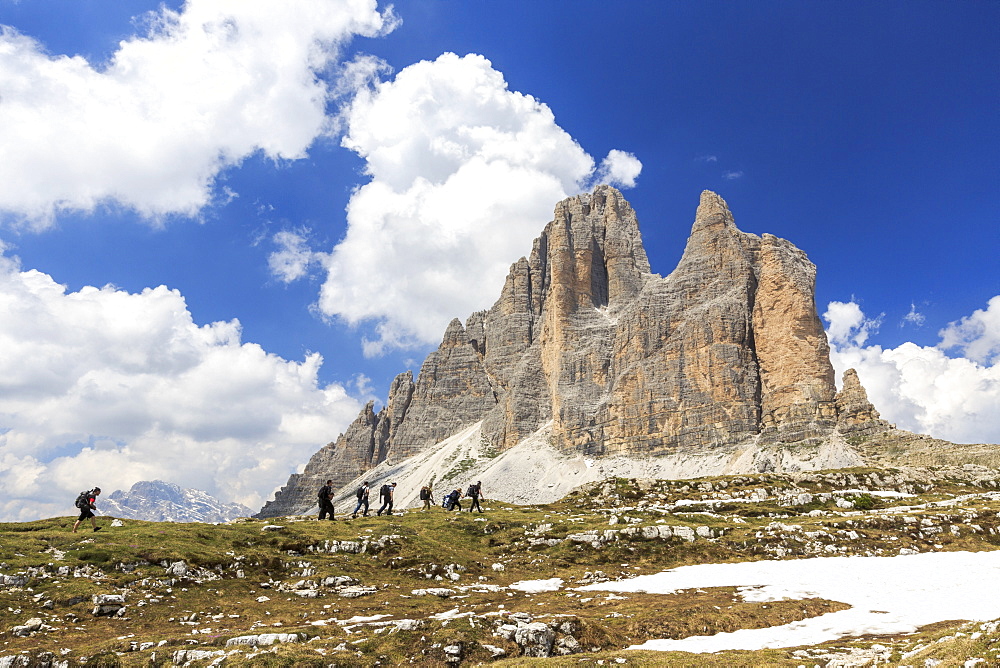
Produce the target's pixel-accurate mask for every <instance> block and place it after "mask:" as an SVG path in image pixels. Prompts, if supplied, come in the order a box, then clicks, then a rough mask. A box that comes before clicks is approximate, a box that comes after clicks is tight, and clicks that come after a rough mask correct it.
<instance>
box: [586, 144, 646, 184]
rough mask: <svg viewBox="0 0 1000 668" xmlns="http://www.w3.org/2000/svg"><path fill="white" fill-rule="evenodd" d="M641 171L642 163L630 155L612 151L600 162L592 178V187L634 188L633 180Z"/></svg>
mask: <svg viewBox="0 0 1000 668" xmlns="http://www.w3.org/2000/svg"><path fill="white" fill-rule="evenodd" d="M641 171H642V163H641V162H639V159H638V158H636V157H635V156H634V155H632V154H631V153H626V152H625V151H619V150H618V149H612V150H610V151H608V155H607V157H606V158H604V160H602V161H601V166H600V168H598V170H597V174H596V176H595V177H594V185H599V184H602V183H604V184H607V185H611V186H618V187H622V188H634V187H635V180H636V178H638V177H639V172H641Z"/></svg>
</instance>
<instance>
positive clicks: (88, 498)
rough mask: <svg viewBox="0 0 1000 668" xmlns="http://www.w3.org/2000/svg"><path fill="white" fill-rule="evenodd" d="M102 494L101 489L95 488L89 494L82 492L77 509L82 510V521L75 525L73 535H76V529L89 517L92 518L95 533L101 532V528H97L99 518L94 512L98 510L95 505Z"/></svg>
mask: <svg viewBox="0 0 1000 668" xmlns="http://www.w3.org/2000/svg"><path fill="white" fill-rule="evenodd" d="M100 494H101V488H100V487H95V488H94V489H92V490H90V491H89V492H82V493H81V494H80V496H78V497H76V507H77V508H79V509H80V519H78V520H77V521H76V524H74V525H73V533H76V528H77V527H78V526H80V522H82V521H84V520H85V519H87V518H88V517H89V518H90V523H91V525H93V527H94V531H100V530H101V527H99V526H97V518H95V517H94V511H95V510H97V506H95V505H94V503H95V502H96V501H97V497H98V496H100Z"/></svg>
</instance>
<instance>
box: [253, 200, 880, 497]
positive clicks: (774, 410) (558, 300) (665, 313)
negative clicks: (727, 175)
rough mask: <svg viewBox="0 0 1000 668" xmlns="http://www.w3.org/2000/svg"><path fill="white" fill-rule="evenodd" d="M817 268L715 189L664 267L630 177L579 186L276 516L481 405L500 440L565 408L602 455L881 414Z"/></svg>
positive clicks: (805, 435) (819, 426)
mask: <svg viewBox="0 0 1000 668" xmlns="http://www.w3.org/2000/svg"><path fill="white" fill-rule="evenodd" d="M815 277H816V268H815V266H814V265H813V264H812V263H811V262H809V260H808V258H807V257H806V255H805V254H804V253H803V252H802V251H801V250H799V249H798V248H796V247H795V246H794V245H793V244H791V243H790V242H788V241H785V240H783V239H778V238H776V237H774V236H771V235H766V234H765V235H764V236H763V237H758V236H756V235H754V234H747V233H744V232H741V231H740V230H739V229H737V228H736V225H735V222H734V220H733V216H732V214H731V213H730V211H729V209H728V207H727V206H726V203H725V202H724V201H723V200H722V198H721V197H719V196H718V195H716V194H715V193H712V192H708V191H706V192H704V193H702V196H701V202H700V204H699V206H698V209H697V211H696V213H695V220H694V225H693V226H692V229H691V235H690V237H689V239H688V242H687V246H686V248H685V250H684V255H683V257H682V258H681V261H680V263H679V264H678V266H677V268H676V269H675V270H674V271H673V272H672V273H671V274H670V275H668V276H666V277H660V276H658V275H655V274H651V273H650V266H649V261H648V259H647V257H646V252H645V250H644V249H643V246H642V238H641V235H640V233H639V225H638V221H637V219H636V215H635V212H634V211H633V210H632V207H631V206H630V205H629V204H628V202H626V201H625V199H624V197H623V196H622V194H621V193H620V192H618V191H617V190H615V189H614V188H611V187H608V186H600V187H598V188H597V189H596V190H595V191H594V192H593V193H591V194H585V195H580V196H577V197H572V198H569V199H567V200H565V201H563V202H560V203H559V204H558V205H557V206H556V209H555V215H554V218H553V220H552V221H551V222H550V223H549V224H548V225H547V226H546V227H545V229H544V231H543V232H542V234H541V235H540V236H539V237H538V239H536V240H535V242H534V245H533V247H532V250H531V254H530V255H529V256H528V257H527V258H521V259H520V260H518V261H517V262H515V263H514V264H513V265H511V269H510V273H509V274H508V276H507V280H506V282H505V284H504V287H503V289H502V291H501V294H500V298H499V299H498V300H497V302H496V303H495V304H494V305H493V307H492V308H490V309H489V310H487V311H481V312H478V313H474V314H472V315H471V316H470V317H469V318H468V320H467V321H466V323H465V325H464V326H463V325H462V324H461V322H459V321H458V320H454V321H452V323H451V324H450V325H449V326H448V329H447V331H446V332H445V335H444V339H443V341H442V343H441V346H440V347H439V348H438V349H437V350H436V351H435V352H433V353H431V354H430V355H429V356H428V357H427V359H426V361H425V362H424V364H423V367H422V368H421V370H420V374H419V376H418V379H417V381H416V383H414V382H413V380H412V376H410V374H409V372H407V373H406V374H401V375H400V376H399V377H397V378H396V380H395V381H394V382H393V385H392V388H391V389H390V392H389V401H388V403H387V405H386V407H385V408H383V409H382V410H381V411H380V412H379V413H378V414H375V413H374V412H373V408H372V406H371V405H369V406H367V407H366V408H365V410H364V411H362V414H361V415H360V416H359V417H358V420H356V421H355V423H354V424H352V425H351V427H350V428H349V429H348V431H347V432H346V433H345V434H343V435H342V436H341V437H340V438H339V439H338V440H337V441H336V442H335V443H333V444H329V445H327V446H325V447H324V448H322V449H321V450H320V451H319V452H318V453H317V454H316V455H315V456H314V457H313V458H312V460H310V462H309V464H308V465H307V466H306V470H305V472H304V473H303V474H301V475H299V476H292V479H290V480H289V483H288V485H286V487H285V488H283V490H282V491H281V492H279V494H278V495H277V497H276V499H275V501H274V502H272V503H270V504H268V506H265V508H264V510H263V511H262V513H261V514H262V515H265V516H268V515H277V514H282V513H286V512H291V511H292V510H293V508H294V503H292V502H293V501H294V502H295V503H299V502H301V503H302V504H304V503H305V502H306V501H308V502H309V504H314V503H315V501H314V499H312V496H313V495H314V494H315V490H314V489H312V487H318V486H319V484H321V483H322V481H323V480H325V479H326V478H327V477H333V478H335V480H336V481H337V482H341V480H343V482H344V483H346V482H347V480H350V479H351V478H353V477H355V476H356V475H358V474H360V473H362V472H363V471H365V470H367V469H369V468H371V467H373V466H375V465H376V464H378V463H379V462H382V461H386V460H390V461H398V460H399V459H402V458H405V457H408V456H410V455H413V454H416V453H417V452H420V451H421V450H423V449H425V448H427V447H429V446H432V445H433V444H434V443H436V442H438V441H440V440H443V439H444V438H446V437H447V436H449V435H451V434H453V433H455V432H457V431H458V430H459V429H460V428H462V427H464V426H467V425H469V424H472V423H474V422H477V421H479V420H483V428H482V433H483V437H484V438H485V439H487V440H488V441H489V442H490V443H491V444H492V445H493V446H494V447H496V448H497V449H500V450H504V449H507V448H510V447H512V446H514V445H515V444H517V443H518V442H519V441H521V440H522V439H523V438H525V437H526V436H528V435H529V434H531V433H533V432H535V431H536V430H537V429H538V428H539V427H540V426H542V425H543V424H545V423H546V422H548V421H549V420H551V421H552V429H551V433H552V439H553V442H554V444H555V445H556V447H558V448H560V449H563V450H566V451H574V452H583V453H587V454H592V455H596V456H599V455H610V454H629V455H647V454H648V455H657V454H666V453H670V452H677V451H684V450H691V451H693V450H706V449H709V450H710V449H713V448H720V447H727V446H734V445H737V444H742V443H748V442H751V441H756V442H763V443H797V442H801V441H810V440H815V439H818V438H821V437H823V436H825V435H828V434H830V433H831V432H832V431H833V430H835V429H840V430H841V431H845V430H847V431H849V430H858V429H869V428H881V426H884V423H882V422H881V421H879V420H878V414H877V413H876V412H874V408H872V407H871V404H870V403H867V397H865V396H864V390H863V388H861V387H860V384H859V383H857V382H856V381H857V377H856V375H855V376H854V377H853V379H851V380H847V379H845V387H844V390H843V391H842V392H841V394H840V395H837V394H836V388H835V385H834V373H833V367H832V366H831V364H830V359H829V346H828V344H827V340H826V334H825V333H824V331H823V328H822V325H821V323H820V320H819V317H818V315H817V313H816V308H815V303H814V283H815ZM859 390H860V394H859ZM328 472H329V473H328ZM304 486H305V487H308V489H307V490H306V491H305V492H301V491H299V488H300V487H304Z"/></svg>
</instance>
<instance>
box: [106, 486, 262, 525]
mask: <svg viewBox="0 0 1000 668" xmlns="http://www.w3.org/2000/svg"><path fill="white" fill-rule="evenodd" d="M97 507H98V509H99V511H100V513H101V514H103V515H111V516H113V517H121V518H126V519H133V520H145V521H148V522H228V521H229V520H232V519H235V518H237V517H249V516H250V514H251V513H252V512H253V511H252V510H250V509H249V508H247V507H246V506H242V505H240V504H238V503H223V502H222V501H220V500H218V499H216V498H215V497H213V496H211V495H209V494H208V493H207V492H203V491H201V490H200V489H182V488H181V487H179V486H177V485H174V484H172V483H169V482H163V481H162V480H142V481H140V482H137V483H135V484H134V485H132V487H131V489H129V491H127V492H123V491H122V490H120V489H119V490H115V491H114V492H112V493H111V494H109V495H108V496H107V497H106V498H100V497H98V500H97Z"/></svg>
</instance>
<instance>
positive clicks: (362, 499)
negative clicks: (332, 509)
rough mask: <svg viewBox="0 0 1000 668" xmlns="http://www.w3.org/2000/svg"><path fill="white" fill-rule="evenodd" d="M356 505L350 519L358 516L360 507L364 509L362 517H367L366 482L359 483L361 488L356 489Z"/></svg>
mask: <svg viewBox="0 0 1000 668" xmlns="http://www.w3.org/2000/svg"><path fill="white" fill-rule="evenodd" d="M357 497H358V505H357V506H356V507H355V508H354V512H353V513H351V519H354V518H356V517H357V516H358V511H359V510H361V506H364V507H365V513H364V516H365V517H368V482H367V481H366V482H363V483H361V487H358V491H357Z"/></svg>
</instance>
